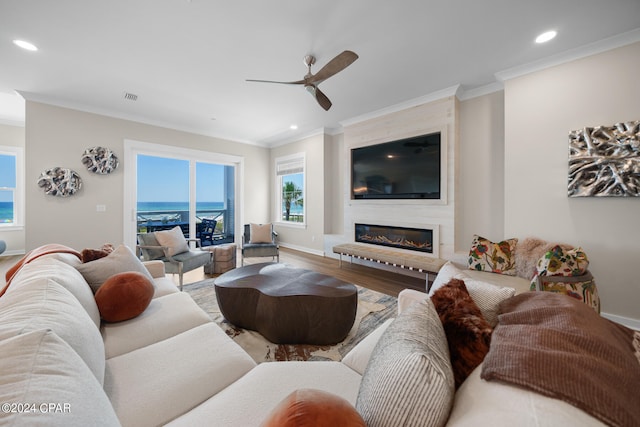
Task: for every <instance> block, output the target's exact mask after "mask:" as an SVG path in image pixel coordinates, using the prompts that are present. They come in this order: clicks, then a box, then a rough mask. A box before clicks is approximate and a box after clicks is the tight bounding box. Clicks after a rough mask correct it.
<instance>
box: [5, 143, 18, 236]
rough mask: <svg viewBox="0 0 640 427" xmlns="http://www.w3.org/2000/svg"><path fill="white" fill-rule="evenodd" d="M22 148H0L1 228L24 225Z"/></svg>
mask: <svg viewBox="0 0 640 427" xmlns="http://www.w3.org/2000/svg"><path fill="white" fill-rule="evenodd" d="M22 167H23V161H22V148H19V147H1V146H0V227H10V226H17V225H22V222H23V221H22V212H23V201H22V200H23V196H22V192H23V188H22V187H23V186H22V179H21V177H22Z"/></svg>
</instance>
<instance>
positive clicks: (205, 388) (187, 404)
mask: <svg viewBox="0 0 640 427" xmlns="http://www.w3.org/2000/svg"><path fill="white" fill-rule="evenodd" d="M255 365H256V363H255V362H254V361H253V359H251V357H250V356H249V355H248V354H247V353H246V352H245V351H244V350H242V348H241V347H240V346H238V344H236V343H235V342H234V341H233V340H232V339H231V338H229V337H228V336H227V334H225V332H224V331H223V330H222V329H220V327H219V326H217V325H216V324H214V323H212V322H209V323H206V324H204V325H201V326H197V327H195V328H193V329H190V330H188V331H186V332H183V333H181V334H178V335H176V336H174V337H171V338H168V339H166V340H163V341H160V342H157V343H155V344H151V345H148V346H146V347H142V348H140V349H138V350H134V351H132V352H130V353H126V354H123V355H121V356H117V357H114V358H111V359H109V360H107V367H106V372H105V380H104V389H105V391H106V393H107V395H108V396H109V399H110V400H111V403H112V404H113V408H114V409H115V411H116V414H117V415H118V418H119V419H120V422H121V423H122V425H123V426H136V427H138V426H157V425H161V424H164V423H167V422H169V421H171V420H172V419H174V418H176V417H177V416H179V415H181V414H184V413H185V412H187V411H189V410H190V409H192V408H193V407H195V406H197V405H199V404H200V403H202V402H204V401H205V400H206V399H208V398H209V397H211V396H213V395H214V394H216V393H218V392H220V390H222V389H224V388H225V387H227V386H229V384H231V383H233V382H234V381H236V380H237V379H238V378H240V377H242V376H243V375H244V374H246V373H247V372H248V371H249V370H251V368H253V367H254V366H255ZM211 416H212V415H211V414H209V417H211ZM214 416H216V417H217V414H215V415H214Z"/></svg>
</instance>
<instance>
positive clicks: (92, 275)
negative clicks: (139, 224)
mask: <svg viewBox="0 0 640 427" xmlns="http://www.w3.org/2000/svg"><path fill="white" fill-rule="evenodd" d="M76 268H77V269H78V271H79V272H80V274H82V276H83V277H84V280H86V281H87V283H88V284H89V286H91V290H92V291H93V293H94V294H95V293H96V292H97V291H98V288H99V287H100V286H101V285H102V284H103V283H104V282H105V281H106V280H107V279H108V278H110V277H111V276H113V275H114V274H118V273H126V272H129V271H136V272H138V273H142V274H144V275H145V276H147V277H148V278H149V280H150V281H151V283H153V277H151V274H150V273H149V271H148V270H147V268H146V267H145V266H144V264H142V262H141V261H140V260H139V259H138V258H137V257H136V256H135V255H134V253H133V252H131V249H129V248H128V247H127V246H125V245H120V246H118V247H117V248H116V250H115V251H113V252H111V253H110V254H109V255H107V256H106V257H104V258H100V259H97V260H95V261H91V262H86V263H84V264H80V265H79V266H78V267H76Z"/></svg>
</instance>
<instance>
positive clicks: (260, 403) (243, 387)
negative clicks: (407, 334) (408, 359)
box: [168, 362, 361, 427]
mask: <svg viewBox="0 0 640 427" xmlns="http://www.w3.org/2000/svg"><path fill="white" fill-rule="evenodd" d="M360 379H361V377H360V375H358V374H357V373H356V372H354V371H353V370H351V369H350V368H348V367H346V366H345V365H344V364H343V363H340V362H320V363H316V362H286V363H283V362H272V363H261V364H259V365H258V366H256V367H255V368H253V369H252V370H251V371H250V372H248V373H247V374H246V375H245V376H243V377H242V378H240V379H239V380H238V381H236V382H234V383H233V384H231V385H230V386H229V387H227V388H225V389H224V390H222V391H221V392H220V393H218V394H216V395H215V396H213V397H211V398H210V399H208V400H207V401H206V402H204V403H203V404H201V405H200V406H197V407H196V408H194V409H193V410H191V411H190V412H187V413H185V414H184V415H182V416H180V417H178V418H176V419H175V420H173V421H172V422H170V423H169V424H168V426H171V427H176V426H184V427H191V426H205V425H211V424H212V419H211V417H212V414H215V424H216V425H218V426H243V427H244V426H258V425H260V423H261V422H263V421H264V420H266V419H267V417H268V415H269V413H270V412H271V411H272V410H273V408H275V407H276V406H277V405H278V403H280V402H281V401H282V400H283V399H284V398H285V397H286V396H287V395H288V394H289V393H291V392H293V391H294V390H298V389H301V388H314V389H318V390H324V391H326V392H329V393H333V394H336V395H337V396H340V397H341V398H343V399H345V400H346V401H347V402H349V403H351V404H354V403H355V401H356V397H357V395H358V387H359V386H360ZM247 408H250V410H247Z"/></svg>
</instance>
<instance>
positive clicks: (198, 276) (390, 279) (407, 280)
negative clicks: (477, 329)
mask: <svg viewBox="0 0 640 427" xmlns="http://www.w3.org/2000/svg"><path fill="white" fill-rule="evenodd" d="M20 258H21V257H20V256H5V257H0V274H1V279H0V285H2V286H4V282H5V280H4V275H5V272H6V271H7V270H8V269H9V268H11V266H13V265H14V264H15V263H16V262H17V261H18V260H19V259H20ZM237 259H238V265H240V253H239V251H238V256H237ZM269 261H271V258H248V259H247V260H245V264H255V263H259V262H269ZM280 262H283V263H286V264H290V265H293V266H295V267H299V268H306V269H308V270H313V271H317V272H318V273H322V274H327V275H329V276H333V277H336V278H338V279H340V280H344V281H345V282H349V283H353V284H355V285H358V286H363V287H365V288H369V289H372V290H374V291H378V292H382V293H384V294H387V295H391V296H398V293H399V292H400V291H401V290H403V289H405V288H410V289H417V290H420V291H423V292H424V290H425V280H424V278H417V277H411V276H406V275H404V274H399V273H394V272H391V271H385V270H381V269H378V268H373V267H367V266H363V265H358V264H350V263H349V262H348V261H347V262H343V263H342V267H339V266H338V260H336V259H333V258H327V257H322V256H318V255H312V254H308V253H306V252H300V251H295V250H293V249H288V248H280ZM167 276H168V277H170V278H172V280H173V281H174V282H175V283H176V284H178V276H177V275H176V274H169V275H167ZM212 277H216V276H215V275H208V274H205V273H204V269H203V268H198V269H196V270H193V271H190V272H188V273H185V274H184V283H185V284H187V283H193V282H197V281H200V280H204V279H210V278H212ZM0 289H1V287H0Z"/></svg>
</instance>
